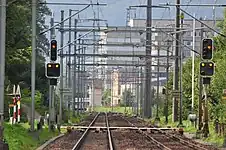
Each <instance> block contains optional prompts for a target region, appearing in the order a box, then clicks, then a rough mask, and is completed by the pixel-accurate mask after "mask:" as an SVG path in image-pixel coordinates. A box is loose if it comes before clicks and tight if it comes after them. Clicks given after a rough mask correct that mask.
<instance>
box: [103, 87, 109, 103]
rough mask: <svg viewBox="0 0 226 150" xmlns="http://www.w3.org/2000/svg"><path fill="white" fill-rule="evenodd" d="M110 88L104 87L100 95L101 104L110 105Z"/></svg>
mask: <svg viewBox="0 0 226 150" xmlns="http://www.w3.org/2000/svg"><path fill="white" fill-rule="evenodd" d="M110 96H111V89H106V90H105V91H104V93H103V95H102V104H103V105H110V103H111V98H110Z"/></svg>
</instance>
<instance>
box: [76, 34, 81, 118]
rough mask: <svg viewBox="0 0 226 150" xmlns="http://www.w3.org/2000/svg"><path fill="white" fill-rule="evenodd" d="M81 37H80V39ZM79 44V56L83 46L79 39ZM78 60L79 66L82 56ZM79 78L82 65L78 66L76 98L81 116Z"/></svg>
mask: <svg viewBox="0 0 226 150" xmlns="http://www.w3.org/2000/svg"><path fill="white" fill-rule="evenodd" d="M80 36H81V35H79V37H80ZM78 44H79V46H78V49H79V54H80V48H81V46H80V44H81V39H80V38H79V39H78ZM77 58H78V64H81V62H80V56H79V57H77ZM79 77H80V65H78V71H77V87H78V88H77V92H76V98H77V114H79V113H80V111H79V108H80V103H81V101H80V91H81V90H80V86H79V84H80V81H79V80H80V79H79Z"/></svg>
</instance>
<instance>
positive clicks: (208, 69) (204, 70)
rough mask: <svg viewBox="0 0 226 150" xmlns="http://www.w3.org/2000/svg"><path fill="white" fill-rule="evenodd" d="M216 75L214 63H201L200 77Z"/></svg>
mask: <svg viewBox="0 0 226 150" xmlns="http://www.w3.org/2000/svg"><path fill="white" fill-rule="evenodd" d="M213 74H214V63H213V62H201V63H200V75H202V76H206V77H208V76H212V75H213Z"/></svg>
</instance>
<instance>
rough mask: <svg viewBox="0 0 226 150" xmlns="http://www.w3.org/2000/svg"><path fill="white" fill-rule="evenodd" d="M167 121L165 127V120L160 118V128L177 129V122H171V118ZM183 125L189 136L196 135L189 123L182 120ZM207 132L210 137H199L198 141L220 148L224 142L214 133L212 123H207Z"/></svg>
mask: <svg viewBox="0 0 226 150" xmlns="http://www.w3.org/2000/svg"><path fill="white" fill-rule="evenodd" d="M168 120H169V123H168V124H167V125H166V124H165V122H164V121H165V118H164V117H161V118H160V125H161V126H171V127H177V125H178V123H179V122H172V116H169V118H168ZM149 121H151V122H152V123H154V119H152V120H149ZM183 125H184V131H185V132H187V133H191V134H196V132H197V129H196V128H195V127H194V126H193V125H191V123H190V121H188V120H183ZM209 131H210V136H209V137H208V138H204V137H201V139H200V140H202V141H204V142H208V143H211V144H213V145H215V146H217V147H222V145H223V142H224V137H223V136H219V135H218V134H216V133H215V131H214V125H213V122H209Z"/></svg>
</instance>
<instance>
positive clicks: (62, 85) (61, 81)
mask: <svg viewBox="0 0 226 150" xmlns="http://www.w3.org/2000/svg"><path fill="white" fill-rule="evenodd" d="M60 13H61V19H60V20H61V22H62V23H61V24H60V27H61V29H63V28H64V22H63V20H64V11H63V10H61V12H60ZM63 46H64V31H63V30H60V47H63ZM60 54H63V49H61V50H60ZM63 63H64V61H63V56H62V55H61V56H60V65H61V68H60V69H61V70H60V73H61V76H60V108H59V123H61V121H62V109H63V108H62V103H63V99H64V95H63V89H64V83H63V82H64V76H63V74H64V69H63V68H64V67H63ZM66 66H67V65H66Z"/></svg>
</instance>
